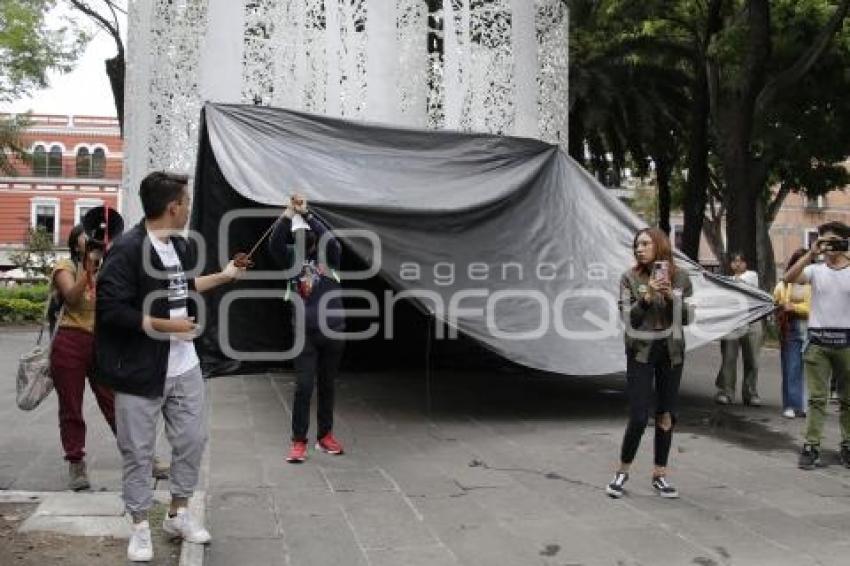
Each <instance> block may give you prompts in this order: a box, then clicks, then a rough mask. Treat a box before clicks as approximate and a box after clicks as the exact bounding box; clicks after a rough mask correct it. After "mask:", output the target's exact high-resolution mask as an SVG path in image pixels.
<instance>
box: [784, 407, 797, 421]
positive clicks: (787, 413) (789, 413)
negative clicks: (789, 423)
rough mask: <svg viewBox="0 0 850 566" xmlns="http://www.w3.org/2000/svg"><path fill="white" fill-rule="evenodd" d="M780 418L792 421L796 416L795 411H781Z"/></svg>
mask: <svg viewBox="0 0 850 566" xmlns="http://www.w3.org/2000/svg"><path fill="white" fill-rule="evenodd" d="M782 416H783V417H785V418H786V419H793V418H794V417H796V416H797V411H795V410H794V409H785V410H784V411H782Z"/></svg>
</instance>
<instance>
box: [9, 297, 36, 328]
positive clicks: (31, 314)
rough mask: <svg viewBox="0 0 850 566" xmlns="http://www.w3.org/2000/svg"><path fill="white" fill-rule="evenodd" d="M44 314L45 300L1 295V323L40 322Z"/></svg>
mask: <svg viewBox="0 0 850 566" xmlns="http://www.w3.org/2000/svg"><path fill="white" fill-rule="evenodd" d="M43 315H44V302H35V301H29V300H27V299H7V298H4V297H0V323H14V324H20V323H24V322H39V321H41V317H42V316H43Z"/></svg>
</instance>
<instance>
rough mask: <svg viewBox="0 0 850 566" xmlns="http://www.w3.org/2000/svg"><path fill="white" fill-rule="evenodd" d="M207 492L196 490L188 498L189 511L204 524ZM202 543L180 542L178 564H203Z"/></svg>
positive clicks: (182, 565) (187, 565)
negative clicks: (190, 497)
mask: <svg viewBox="0 0 850 566" xmlns="http://www.w3.org/2000/svg"><path fill="white" fill-rule="evenodd" d="M206 500H207V494H206V492H205V491H196V492H195V494H194V495H193V496H192V499H190V500H189V512H190V513H191V514H192V517H194V518H195V519H196V520H197V521H198V522H199V523H200V524H202V525H204V524H206V521H205V519H206V512H207V505H206ZM204 547H205V545H203V544H193V543H191V542H186V541H185V540H184V541H183V542H182V543H181V544H180V562H179V564H180V566H203V564H204Z"/></svg>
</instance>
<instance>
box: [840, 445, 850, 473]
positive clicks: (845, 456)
mask: <svg viewBox="0 0 850 566" xmlns="http://www.w3.org/2000/svg"><path fill="white" fill-rule="evenodd" d="M838 459H839V460H841V465H842V466H844V467H845V468H850V442H842V443H841V446H840V447H839V448H838Z"/></svg>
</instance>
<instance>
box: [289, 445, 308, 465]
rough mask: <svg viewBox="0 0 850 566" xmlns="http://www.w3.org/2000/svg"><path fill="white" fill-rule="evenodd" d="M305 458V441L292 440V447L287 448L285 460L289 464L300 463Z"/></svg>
mask: <svg viewBox="0 0 850 566" xmlns="http://www.w3.org/2000/svg"><path fill="white" fill-rule="evenodd" d="M306 459H307V441H306V440H295V441H293V442H292V447H291V448H290V449H289V456H287V457H286V461H287V462H289V463H290V464H300V463H302V462H303V461H304V460H306Z"/></svg>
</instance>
